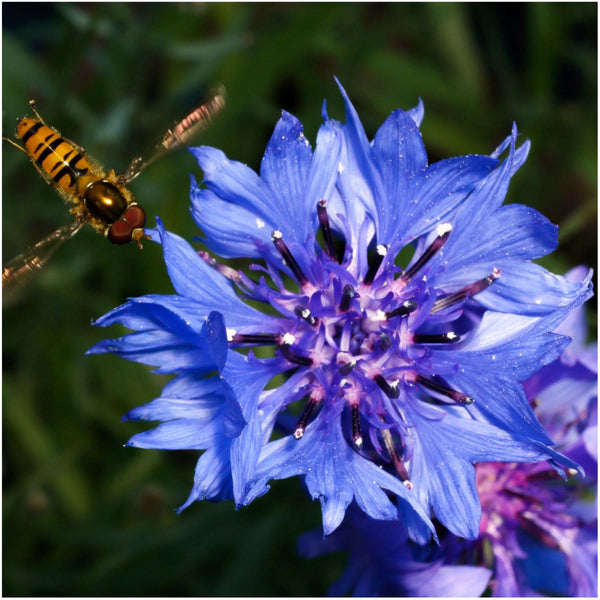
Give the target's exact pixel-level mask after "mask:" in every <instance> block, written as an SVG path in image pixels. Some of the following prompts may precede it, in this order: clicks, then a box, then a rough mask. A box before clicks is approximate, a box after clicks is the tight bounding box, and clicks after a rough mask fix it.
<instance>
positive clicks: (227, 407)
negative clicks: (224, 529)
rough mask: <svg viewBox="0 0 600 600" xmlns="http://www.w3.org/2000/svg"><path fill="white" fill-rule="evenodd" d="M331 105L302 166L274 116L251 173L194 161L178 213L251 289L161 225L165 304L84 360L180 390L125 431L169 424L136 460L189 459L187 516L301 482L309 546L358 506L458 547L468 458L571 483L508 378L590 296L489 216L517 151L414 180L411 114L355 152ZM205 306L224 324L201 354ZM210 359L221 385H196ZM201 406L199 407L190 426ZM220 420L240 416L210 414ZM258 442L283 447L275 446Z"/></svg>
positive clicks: (110, 318)
mask: <svg viewBox="0 0 600 600" xmlns="http://www.w3.org/2000/svg"><path fill="white" fill-rule="evenodd" d="M340 89H341V91H342V95H343V97H344V102H345V105H346V123H345V124H342V123H339V122H337V121H335V120H333V119H330V118H329V117H328V116H327V114H326V111H325V110H323V116H324V119H325V121H324V124H323V125H322V127H321V129H320V131H319V134H318V136H317V145H316V148H315V150H314V152H313V150H312V148H311V146H310V144H309V142H308V140H307V139H306V138H305V137H304V135H303V133H302V126H301V124H300V123H299V121H298V120H297V119H296V118H295V117H293V116H292V115H290V114H288V113H285V112H284V113H283V114H282V117H281V119H280V121H279V122H278V124H277V125H276V127H275V131H274V133H273V136H272V138H271V140H270V142H269V144H268V146H267V149H266V152H265V155H264V157H263V160H262V164H261V169H260V174H257V173H255V172H254V171H252V170H251V169H250V168H248V167H247V166H245V165H243V164H241V163H238V162H235V161H231V160H229V159H228V158H227V157H226V156H225V155H224V154H223V153H222V152H221V151H219V150H217V149H215V148H210V147H200V148H192V149H191V151H192V153H193V154H194V155H195V156H196V158H197V159H198V162H199V164H200V167H201V168H202V170H203V172H204V180H203V182H202V184H201V185H197V184H196V182H195V181H193V182H192V192H191V197H192V214H193V216H194V218H195V220H196V222H197V223H198V225H199V226H200V227H201V228H202V229H203V231H204V233H205V235H206V238H205V240H204V241H205V243H206V245H207V246H208V248H209V249H210V250H212V251H213V252H214V253H216V254H219V255H220V256H222V257H225V258H233V257H250V258H254V259H261V260H262V261H263V264H256V265H252V266H251V267H250V270H251V271H253V272H255V273H259V274H260V276H259V277H258V278H257V277H253V276H252V273H251V272H250V273H245V272H243V271H236V270H234V269H232V268H231V267H230V266H227V265H225V264H222V263H220V262H217V261H216V260H215V259H214V258H212V257H211V256H209V255H208V254H207V253H204V252H201V253H197V252H196V251H194V250H193V249H192V248H191V246H189V245H188V244H187V243H186V242H185V241H183V240H182V239H181V238H179V237H177V236H175V235H173V234H171V233H169V232H167V231H165V230H164V228H163V227H162V224H160V222H159V226H158V228H157V229H156V230H155V231H154V232H153V234H152V235H153V236H154V238H155V239H156V240H157V241H160V242H161V243H162V245H163V249H164V255H165V262H166V265H167V269H168V271H169V274H170V277H171V280H172V282H173V285H174V287H175V290H176V292H177V294H176V295H173V296H156V295H150V296H144V297H142V298H138V299H134V300H131V301H130V302H128V303H127V304H125V305H124V306H122V307H119V308H117V309H115V310H114V311H112V312H111V313H109V314H108V315H106V316H105V317H103V318H102V319H100V320H99V321H98V324H100V325H108V324H112V323H115V322H120V323H122V324H124V325H126V326H128V327H130V328H131V329H136V330H138V333H134V334H130V335H128V336H125V337H123V338H120V339H118V340H109V341H107V342H103V343H101V344H99V345H97V346H95V347H94V348H93V349H92V350H91V351H92V352H105V351H110V352H115V353H117V354H120V355H123V356H125V357H127V358H130V359H134V360H138V361H141V362H147V363H149V364H154V365H156V366H158V367H159V368H160V370H161V371H162V372H174V373H179V377H180V378H181V377H184V378H185V382H186V384H187V385H186V387H185V391H184V394H183V396H181V397H180V396H174V395H173V394H172V393H171V392H170V391H169V392H167V388H165V393H163V397H162V398H161V401H160V405H161V406H168V407H169V408H168V410H167V411H163V412H155V411H154V409H153V405H150V406H149V407H148V410H146V411H144V412H143V416H142V417H141V418H144V419H154V420H167V421H168V422H167V423H166V424H163V425H161V426H159V427H158V428H157V429H155V430H153V432H149V433H148V434H146V437H145V438H144V439H145V440H146V442H147V445H148V446H151V445H152V444H154V443H155V444H156V446H153V447H167V446H166V445H164V444H165V440H166V437H165V436H162V435H159V434H158V433H156V432H160V431H161V428H164V427H165V425H168V428H169V430H168V435H169V436H171V437H172V442H171V447H197V448H206V449H207V450H206V453H205V454H204V455H203V456H202V457H201V459H200V460H201V462H203V464H204V465H205V467H206V468H202V469H197V472H196V480H195V485H194V491H193V492H192V495H191V496H190V499H189V501H188V503H189V502H190V501H192V500H194V499H197V498H202V497H212V496H214V497H221V496H222V495H223V494H224V490H225V489H227V490H229V489H230V491H231V493H232V494H233V497H234V498H235V500H236V502H237V504H238V505H244V504H247V503H249V502H251V501H252V500H253V499H254V498H256V497H257V496H260V495H262V494H264V493H265V492H266V491H267V490H268V482H269V481H270V480H271V479H281V478H285V477H291V476H295V475H303V476H304V477H305V482H306V485H307V488H308V490H309V493H310V494H311V495H312V497H313V498H318V499H319V500H320V501H321V504H322V508H323V525H324V530H325V532H326V533H329V532H331V531H333V530H334V529H335V528H336V527H337V526H338V525H339V524H340V523H341V521H342V519H343V517H344V513H345V510H346V508H347V507H348V505H349V504H350V503H351V502H352V501H353V500H355V501H356V503H357V505H358V506H359V507H360V509H361V510H363V511H364V512H365V513H367V515H369V516H370V517H372V518H374V519H388V520H389V519H398V518H399V517H400V516H401V517H402V518H403V519H404V520H405V522H406V526H407V528H408V531H409V534H410V535H411V537H413V538H414V539H417V540H421V541H423V540H425V539H427V538H428V537H429V535H430V533H431V531H432V524H431V522H430V520H429V513H430V509H433V510H434V511H435V514H436V516H437V518H438V519H439V520H440V521H441V522H442V523H444V524H445V525H446V526H447V527H449V528H450V529H451V530H452V531H453V532H455V533H456V534H458V535H461V536H465V537H475V536H477V534H478V522H479V514H480V506H479V501H478V499H477V494H476V488H475V472H474V467H473V463H476V462H483V461H529V462H538V461H544V460H552V461H553V462H554V463H555V465H558V464H559V463H560V464H562V465H563V466H565V467H567V468H575V467H576V465H575V464H574V463H573V462H571V461H570V460H569V459H567V458H566V457H563V456H561V455H559V454H558V453H556V452H555V451H554V450H553V449H552V448H551V446H552V440H551V439H550V438H549V437H548V436H547V434H546V433H545V432H544V430H543V428H542V427H541V425H540V424H539V422H538V421H537V419H536V417H535V415H534V414H533V411H532V410H531V408H530V406H529V404H528V402H527V399H526V397H525V394H524V392H523V389H522V388H521V386H520V384H519V381H521V380H524V379H526V378H527V377H528V376H530V375H531V374H532V373H533V372H535V371H536V370H537V369H539V368H540V367H541V366H543V365H544V364H547V363H549V362H551V361H552V360H554V359H555V358H556V357H557V356H558V355H559V354H560V353H561V352H562V350H563V349H564V347H565V346H566V344H567V343H568V338H566V337H564V336H561V335H558V334H555V333H552V331H553V329H554V328H555V327H556V324H557V323H558V322H560V321H561V320H562V319H564V318H565V317H566V316H567V315H568V314H569V312H570V311H571V310H572V309H573V308H574V307H575V306H578V305H579V304H581V303H582V302H583V301H584V300H585V299H586V298H587V297H588V296H589V294H590V292H589V289H588V288H589V280H590V276H589V275H588V277H587V278H586V279H585V280H584V281H583V282H570V281H568V280H566V279H565V278H562V277H558V276H555V275H552V274H551V273H549V272H547V271H545V270H544V269H542V268H541V267H539V266H538V265H536V264H534V263H532V262H530V261H531V259H534V258H537V257H540V256H542V255H544V254H546V253H547V252H549V251H551V250H552V249H554V247H555V245H556V227H555V226H553V225H552V224H550V223H549V222H548V221H547V220H546V219H545V218H544V217H542V216H541V215H540V214H539V213H538V212H536V211H535V210H533V209H530V208H527V207H524V206H520V205H509V206H501V205H502V202H503V200H504V197H505V194H506V191H507V189H508V184H509V181H510V179H511V177H512V176H513V175H514V173H515V172H516V171H517V170H518V168H519V167H520V166H521V165H522V163H523V162H524V160H525V158H526V155H527V152H528V149H529V144H528V142H525V143H524V144H522V145H521V146H520V147H517V131H516V127H513V130H512V133H511V135H510V136H509V137H508V138H507V139H506V140H505V141H504V142H503V143H502V144H501V145H500V146H499V148H498V149H497V150H496V151H495V152H493V153H492V155H491V156H479V155H471V156H462V157H457V158H451V159H448V160H443V161H440V162H437V163H434V164H431V165H429V164H428V162H427V155H426V152H425V148H424V145H423V141H422V139H421V134H420V132H419V125H420V122H421V119H422V117H423V108H422V105H421V104H419V106H418V107H417V108H415V109H413V110H412V111H409V112H404V111H401V110H397V111H394V112H393V113H392V115H391V116H390V117H389V118H388V119H387V120H386V121H385V123H384V124H383V125H382V127H381V128H380V129H379V131H378V132H377V134H376V136H375V138H374V140H373V142H372V143H371V142H369V140H368V139H367V136H366V135H365V133H364V130H363V129H362V126H361V124H360V120H359V119H358V115H357V114H356V111H355V110H354V107H353V106H352V104H351V103H350V100H349V99H348V97H347V95H346V93H345V92H344V90H343V89H342V88H341V86H340ZM502 154H506V157H505V158H504V160H502V161H500V158H499V157H500V156H501V155H502ZM407 250H408V251H413V254H412V257H411V258H406V252H407ZM248 301H250V302H248ZM214 311H218V313H220V315H222V319H223V321H224V326H223V327H221V328H220V330H219V331H221V333H220V334H219V335H216V336H215V338H214V340H213V343H212V345H211V346H210V348H208V349H207V346H206V343H205V341H204V338H203V333H202V332H203V331H204V329H203V328H204V327H205V326H206V325H205V319H206V318H207V317H209V321H210V322H212V323H216V321H217V320H218V317H216V316H215V315H212V316H209V315H211V314H212V313H213V312H214ZM223 330H224V331H225V332H226V339H225V337H224V335H223V334H222V332H223ZM257 347H261V348H264V349H261V351H260V356H261V357H264V356H267V357H266V358H259V357H258V356H257V355H255V352H254V351H255V349H256V348H257ZM210 352H216V353H217V354H218V356H219V360H218V364H217V366H218V369H216V372H217V374H216V375H213V376H212V377H209V378H206V368H205V362H206V361H207V360H208V358H207V355H208V354H210ZM256 352H257V353H258V351H256ZM203 361H204V362H203ZM199 365H200V366H201V367H202V368H201V369H200V370H199ZM276 375H278V376H282V377H279V378H278V379H277V380H276V381H278V382H279V383H280V384H279V385H278V386H274V385H273V384H270V386H269V387H267V384H269V382H270V381H271V380H272V379H273V378H274V377H275V376H276ZM176 381H177V380H176ZM196 383H197V388H196V387H195V385H196ZM209 388H210V390H212V391H209ZM199 399H202V401H201V405H202V407H204V404H205V403H206V402H211V403H212V404H211V406H212V407H213V409H212V412H210V411H209V412H207V413H202V415H203V416H202V418H199V417H198V413H197V412H194V411H195V410H196V409H197V406H198V400H199ZM180 400H183V402H180ZM155 402H156V401H155ZM188 402H189V406H190V410H191V414H193V416H192V417H186V411H185V406H187V405H188ZM236 404H237V406H238V408H239V410H238V413H239V414H240V415H241V417H240V418H239V419H238V418H235V416H234V417H230V418H229V419H225V415H226V414H227V415H231V414H232V413H233V414H234V415H235V413H236V411H235V410H234V406H235V405H236ZM175 405H176V407H177V409H176V410H175V408H174V407H175ZM134 416H136V417H138V418H139V416H140V414H139V413H134ZM206 420H208V421H209V422H210V431H211V435H210V438H209V439H208V440H207V439H206V438H207V436H206V433H205V431H204V430H205V428H206V426H207V424H206ZM240 420H241V421H242V425H240ZM234 425H235V426H234ZM195 427H196V428H197V437H198V438H199V439H201V440H202V444H199V443H196V442H195V440H194V438H195V435H194V428H195ZM276 427H277V428H279V429H280V431H282V432H283V434H284V435H283V437H280V438H279V439H272V434H273V431H274V429H275V428H276ZM135 439H136V438H134V440H135ZM161 444H162V445H161ZM209 453H210V455H209V458H208V459H206V460H205V456H206V454H209ZM199 464H200V463H199ZM217 471H218V476H217ZM209 472H210V475H209V474H208V473H209ZM224 472H225V474H224ZM215 479H218V480H219V485H217V486H214V485H213V481H214V480H215ZM226 481H227V482H229V483H230V484H231V485H230V488H229V487H228V485H229V483H226ZM211 486H212V487H211ZM207 490H211V491H210V493H209V492H207ZM390 494H391V496H392V498H395V499H396V501H392V500H391V499H390ZM211 495H212V496H211ZM186 504H187V503H186Z"/></svg>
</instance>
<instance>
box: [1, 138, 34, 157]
mask: <svg viewBox="0 0 600 600" xmlns="http://www.w3.org/2000/svg"><path fill="white" fill-rule="evenodd" d="M2 139H3V140H4V141H5V142H8V143H9V144H12V145H13V146H14V147H15V148H18V149H19V150H20V151H21V152H24V153H25V154H27V156H29V154H28V153H27V150H25V148H23V146H19V144H17V142H13V141H12V140H11V139H10V138H7V137H3V138H2Z"/></svg>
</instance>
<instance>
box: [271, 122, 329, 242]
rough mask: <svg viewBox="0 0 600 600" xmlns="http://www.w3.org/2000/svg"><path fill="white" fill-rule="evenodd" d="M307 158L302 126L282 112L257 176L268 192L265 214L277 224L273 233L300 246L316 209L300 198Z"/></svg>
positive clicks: (308, 153)
mask: <svg viewBox="0 0 600 600" xmlns="http://www.w3.org/2000/svg"><path fill="white" fill-rule="evenodd" d="M311 158H312V149H311V147H310V144H309V142H308V140H307V139H306V138H305V137H304V133H303V128H302V124H301V123H300V121H298V119H296V117H294V116H293V115H291V114H289V113H287V112H285V111H282V115H281V119H280V120H279V122H278V123H277V125H276V126H275V131H273V135H272V136H271V139H270V140H269V143H268V144H267V149H266V150H265V155H264V156H263V159H262V163H261V168H260V176H261V179H262V181H263V182H264V185H265V188H266V189H267V190H269V192H270V196H269V197H270V198H271V205H270V207H269V213H270V214H271V215H273V217H272V218H273V219H274V220H275V221H276V222H277V227H276V229H279V230H280V231H282V232H283V234H284V236H285V238H286V239H290V240H291V239H293V240H295V241H297V242H299V243H304V242H305V241H306V239H307V238H308V235H309V233H312V227H311V224H312V219H311V215H312V214H313V213H314V212H315V205H316V200H315V201H314V203H313V204H312V205H309V203H308V202H306V200H307V199H306V198H305V197H304V190H305V188H306V183H307V181H308V175H309V171H310V163H311ZM317 200H318V199H317Z"/></svg>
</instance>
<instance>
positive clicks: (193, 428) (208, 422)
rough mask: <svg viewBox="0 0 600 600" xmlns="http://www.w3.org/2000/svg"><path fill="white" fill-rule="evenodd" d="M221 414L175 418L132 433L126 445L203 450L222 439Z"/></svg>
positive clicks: (162, 448)
mask: <svg viewBox="0 0 600 600" xmlns="http://www.w3.org/2000/svg"><path fill="white" fill-rule="evenodd" d="M221 420H222V419H221V415H220V414H218V413H213V414H212V415H211V416H210V418H209V419H176V420H174V421H167V422H166V423H161V424H160V425H159V426H158V427H155V428H154V429H150V430H149V431H144V432H142V433H138V434H136V435H134V436H133V437H132V438H131V439H130V440H129V441H128V442H127V444H126V445H127V446H133V447H135V448H156V449H158V450H205V449H206V448H209V447H210V446H212V445H213V444H214V442H215V441H217V440H219V439H222V424H221Z"/></svg>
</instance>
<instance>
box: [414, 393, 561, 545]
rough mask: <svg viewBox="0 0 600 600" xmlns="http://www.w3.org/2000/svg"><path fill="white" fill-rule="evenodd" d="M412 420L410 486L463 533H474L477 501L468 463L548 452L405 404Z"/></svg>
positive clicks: (529, 458)
mask: <svg viewBox="0 0 600 600" xmlns="http://www.w3.org/2000/svg"><path fill="white" fill-rule="evenodd" d="M407 408H408V409H409V410H408V412H409V414H410V417H411V421H412V423H413V424H414V428H413V429H412V431H413V436H414V437H413V446H412V458H411V461H410V475H411V481H412V482H413V484H414V489H413V491H414V492H415V493H416V494H417V496H418V498H419V500H420V502H421V504H422V505H423V506H428V505H431V506H432V508H433V510H434V512H435V515H436V517H437V518H438V519H439V520H440V521H441V522H442V523H443V524H444V525H445V526H446V527H447V528H448V529H449V530H450V531H452V532H453V533H454V534H456V535H458V536H460V537H464V538H467V539H475V538H476V537H478V535H479V519H480V516H481V506H480V504H479V498H478V496H477V489H476V487H475V469H474V467H473V463H476V462H484V461H501V462H512V461H517V462H519V461H520V462H539V461H541V460H546V459H548V458H549V457H551V456H553V455H554V453H553V451H552V450H551V449H545V448H544V447H543V446H542V445H540V444H535V443H531V442H527V441H522V440H519V439H518V438H515V437H512V436H511V435H510V434H509V433H507V432H506V431H502V430H501V429H499V428H497V427H494V426H492V425H489V424H486V423H480V422H477V421H474V420H472V419H469V418H459V417H455V416H454V415H451V414H449V413H447V414H446V415H445V416H444V418H443V419H441V420H439V419H438V420H430V419H427V418H426V417H423V416H422V415H421V414H420V413H419V412H418V411H416V410H414V409H413V408H412V407H411V406H410V405H409V406H408V407H407Z"/></svg>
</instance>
